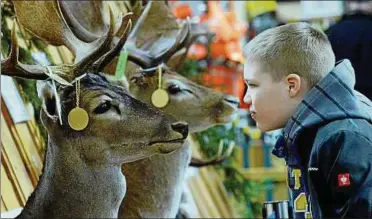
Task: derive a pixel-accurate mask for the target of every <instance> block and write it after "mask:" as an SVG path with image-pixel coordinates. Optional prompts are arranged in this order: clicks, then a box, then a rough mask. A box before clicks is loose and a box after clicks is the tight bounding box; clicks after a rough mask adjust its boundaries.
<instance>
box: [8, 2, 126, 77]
mask: <svg viewBox="0 0 372 219" xmlns="http://www.w3.org/2000/svg"><path fill="white" fill-rule="evenodd" d="M13 4H14V8H15V12H16V15H17V18H18V21H19V22H20V23H21V24H22V26H23V27H24V28H25V29H27V30H28V31H30V32H31V33H33V34H34V35H36V36H38V37H39V38H41V39H44V40H46V41H48V42H49V43H51V44H52V45H56V46H58V45H66V46H67V47H68V48H70V49H71V50H72V51H73V52H75V55H76V58H75V64H74V65H62V66H51V69H52V71H53V72H55V73H57V74H60V75H61V76H62V77H64V78H67V79H68V80H71V79H73V78H75V77H76V76H78V75H80V74H83V73H84V71H85V70H87V68H90V67H93V70H100V69H102V68H103V67H104V66H103V65H105V64H107V63H108V62H109V61H110V60H109V59H112V57H114V56H115V55H116V53H118V52H119V51H120V49H119V48H121V47H122V46H123V44H124V43H125V41H126V39H127V33H128V30H129V29H130V27H131V22H130V20H129V18H130V15H126V16H123V17H122V23H121V26H120V27H119V29H125V30H126V31H123V34H122V36H120V38H119V40H118V43H117V44H116V45H115V46H114V47H113V48H111V47H112V44H113V41H114V27H115V21H114V17H113V13H112V10H111V8H110V7H109V19H110V23H109V25H108V27H106V31H105V33H104V34H103V35H102V36H101V37H100V38H98V39H96V40H95V41H93V42H90V43H85V42H83V41H81V40H79V39H78V38H77V37H76V36H75V35H74V33H72V32H71V30H70V29H69V27H68V25H67V24H66V22H65V19H64V15H62V13H61V8H60V5H59V2H58V1H37V2H32V3H31V2H17V1H14V2H13ZM31 14H32V15H31ZM40 21H41V22H40ZM76 53H77V54H76ZM87 54H88V55H87ZM1 70H2V72H3V73H4V74H5V75H10V76H17V77H24V78H30V79H46V78H47V76H46V75H44V73H45V71H46V69H45V68H43V67H41V66H36V65H24V64H21V63H19V62H18V45H17V40H16V37H15V33H14V28H13V33H12V46H11V52H10V55H9V57H8V58H7V59H6V60H4V61H2V66H1Z"/></svg>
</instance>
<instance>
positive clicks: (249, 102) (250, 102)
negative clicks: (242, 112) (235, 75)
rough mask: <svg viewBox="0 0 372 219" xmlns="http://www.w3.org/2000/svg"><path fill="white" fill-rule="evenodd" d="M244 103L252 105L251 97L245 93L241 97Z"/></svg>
mask: <svg viewBox="0 0 372 219" xmlns="http://www.w3.org/2000/svg"><path fill="white" fill-rule="evenodd" d="M243 101H244V103H246V104H248V105H252V99H251V98H250V97H249V96H248V95H247V94H246V95H245V96H244V99H243Z"/></svg>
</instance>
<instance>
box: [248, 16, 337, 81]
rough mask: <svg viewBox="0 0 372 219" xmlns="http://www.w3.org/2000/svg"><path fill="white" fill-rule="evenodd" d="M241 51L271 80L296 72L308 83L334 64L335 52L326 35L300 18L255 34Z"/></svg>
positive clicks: (323, 74)
mask: <svg viewBox="0 0 372 219" xmlns="http://www.w3.org/2000/svg"><path fill="white" fill-rule="evenodd" d="M244 53H245V57H246V61H248V62H251V61H258V62H260V63H261V64H262V65H263V66H262V67H264V68H265V70H266V71H267V72H269V73H271V74H272V76H273V79H274V80H276V81H278V80H280V79H281V78H283V77H284V76H287V75H288V74H298V75H299V76H301V77H304V78H305V79H307V82H308V83H309V86H310V87H313V86H314V85H315V84H316V83H317V82H318V81H320V80H321V79H322V78H323V77H324V76H325V75H326V74H327V73H328V72H330V71H331V70H332V69H333V68H334V65H335V55H334V53H333V50H332V47H331V44H330V42H329V41H328V38H327V36H326V35H325V34H324V33H323V32H322V31H320V30H317V29H315V28H313V27H311V26H310V25H309V24H307V23H304V22H298V23H292V24H286V25H283V26H279V27H275V28H271V29H268V30H266V31H264V32H262V33H260V34H258V35H257V36H256V37H255V38H253V39H252V40H251V41H250V42H249V43H248V44H247V46H246V47H245V49H244ZM248 64H249V63H248Z"/></svg>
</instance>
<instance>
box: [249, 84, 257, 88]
mask: <svg viewBox="0 0 372 219" xmlns="http://www.w3.org/2000/svg"><path fill="white" fill-rule="evenodd" d="M248 87H257V85H256V84H250V83H249V84H248Z"/></svg>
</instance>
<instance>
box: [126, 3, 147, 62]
mask: <svg viewBox="0 0 372 219" xmlns="http://www.w3.org/2000/svg"><path fill="white" fill-rule="evenodd" d="M151 5H152V1H150V2H148V3H147V5H146V7H145V9H144V11H143V12H142V14H141V16H140V17H139V18H138V21H137V22H136V25H135V26H134V28H133V30H132V32H131V33H130V35H129V37H128V39H127V42H126V44H125V48H126V49H127V50H128V52H129V54H128V60H130V61H132V62H134V63H136V64H137V65H139V66H141V67H142V68H144V69H146V68H149V67H151V63H152V60H153V58H152V57H151V56H150V55H149V54H148V53H146V52H144V51H142V50H140V49H138V48H137V46H136V41H137V36H138V32H139V29H140V27H141V25H142V24H143V22H144V21H145V19H146V17H147V15H148V14H149V11H150V8H151Z"/></svg>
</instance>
